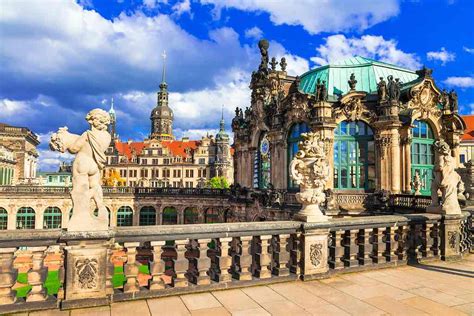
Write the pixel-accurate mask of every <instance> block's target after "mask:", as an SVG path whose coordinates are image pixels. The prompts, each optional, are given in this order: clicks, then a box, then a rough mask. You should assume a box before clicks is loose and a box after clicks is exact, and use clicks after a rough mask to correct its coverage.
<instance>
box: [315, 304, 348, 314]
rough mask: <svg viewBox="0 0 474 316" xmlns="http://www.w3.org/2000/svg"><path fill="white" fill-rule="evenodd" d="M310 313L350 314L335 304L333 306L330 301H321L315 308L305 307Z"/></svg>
mask: <svg viewBox="0 0 474 316" xmlns="http://www.w3.org/2000/svg"><path fill="white" fill-rule="evenodd" d="M306 311H307V312H309V313H310V314H311V315H315V316H319V315H321V316H333V315H334V316H345V315H350V314H349V313H346V312H345V311H343V310H342V309H340V308H339V307H337V306H334V305H332V304H330V303H322V304H320V305H319V306H318V307H317V308H310V309H306Z"/></svg>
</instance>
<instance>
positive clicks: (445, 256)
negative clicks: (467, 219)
mask: <svg viewBox="0 0 474 316" xmlns="http://www.w3.org/2000/svg"><path fill="white" fill-rule="evenodd" d="M460 237H461V215H444V216H443V219H442V223H441V259H442V260H447V261H449V260H460V259H461V251H460V245H459V242H460Z"/></svg>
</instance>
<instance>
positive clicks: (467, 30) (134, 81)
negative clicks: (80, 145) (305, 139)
mask: <svg viewBox="0 0 474 316" xmlns="http://www.w3.org/2000/svg"><path fill="white" fill-rule="evenodd" d="M473 20H474V1H471V0H430V1H428V0H425V1H423V0H419V1H415V0H413V1H408V0H407V1H397V0H384V1H374V0H345V1H344V0H337V1H336V0H334V1H330V0H295V1H287V0H286V1H285V0H228V1H220V0H178V1H172V0H168V1H166V0H130V1H127V0H96V1H94V0H81V1H78V2H77V1H73V0H58V1H55V0H42V1H40V0H37V1H34V0H3V1H1V2H0V78H1V81H0V122H4V123H8V124H12V125H20V126H27V127H29V128H31V129H32V130H33V131H34V132H36V133H37V134H39V136H40V138H41V140H42V144H41V147H40V149H41V150H40V154H41V169H42V170H51V169H56V168H57V165H58V163H59V160H60V159H68V156H67V155H66V156H61V155H59V154H57V153H52V152H50V151H49V150H48V149H47V143H48V140H49V135H50V133H51V132H52V131H54V130H56V129H57V128H58V127H60V126H65V125H67V126H68V127H69V129H70V130H71V131H73V132H77V133H79V132H81V131H83V130H84V129H85V128H87V124H86V122H85V120H84V116H85V113H86V112H87V111H88V110H90V109H91V108H94V107H102V108H104V109H108V108H109V105H110V99H111V98H114V100H115V108H116V111H117V118H118V132H119V134H120V136H121V138H122V139H123V140H127V139H133V140H140V139H143V138H144V137H146V136H147V135H148V133H149V129H150V120H149V115H150V111H151V109H152V108H153V107H154V106H155V104H156V91H157V89H158V85H159V82H160V76H161V67H162V59H161V54H162V51H163V50H166V51H167V55H168V60H167V81H168V83H169V89H170V91H171V95H170V103H171V107H172V108H173V110H174V112H175V124H174V128H175V134H176V135H177V136H178V137H181V136H190V137H192V138H199V137H200V136H201V135H203V134H206V133H207V132H210V133H215V132H216V130H217V128H218V124H219V119H220V112H221V107H222V105H224V116H225V119H226V121H227V127H228V129H229V130H230V121H231V119H232V116H233V110H234V108H235V107H236V106H240V107H242V106H248V105H249V102H250V91H249V89H248V84H249V77H250V73H251V71H252V70H254V69H255V68H256V67H257V66H258V63H259V53H258V48H257V42H258V40H259V39H260V38H262V37H265V38H267V39H268V40H270V43H271V48H270V56H276V57H277V58H280V57H282V56H285V57H286V58H287V61H288V71H289V72H290V73H291V74H293V75H296V74H302V73H304V72H305V71H307V70H309V69H311V68H314V67H317V66H319V65H324V64H327V63H328V62H331V61H336V60H338V59H342V58H346V57H350V56H354V55H361V56H365V57H369V58H374V59H378V60H382V61H386V62H390V63H394V64H398V65H400V66H404V67H407V68H410V69H417V68H420V67H421V66H422V65H426V66H427V67H430V68H433V69H434V77H435V79H436V81H437V84H438V85H439V86H440V87H441V88H447V89H451V88H454V89H456V91H457V92H458V95H459V103H460V107H461V112H462V113H463V114H470V113H474V22H473ZM229 132H230V131H229Z"/></svg>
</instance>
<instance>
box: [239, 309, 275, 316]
mask: <svg viewBox="0 0 474 316" xmlns="http://www.w3.org/2000/svg"><path fill="white" fill-rule="evenodd" d="M269 315H271V314H270V313H269V312H267V311H266V310H264V309H263V308H262V307H258V308H251V309H243V310H240V311H235V312H233V313H232V316H269Z"/></svg>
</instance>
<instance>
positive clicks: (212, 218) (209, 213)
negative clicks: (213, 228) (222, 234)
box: [204, 208, 219, 224]
mask: <svg viewBox="0 0 474 316" xmlns="http://www.w3.org/2000/svg"><path fill="white" fill-rule="evenodd" d="M204 222H205V223H207V224H211V223H219V212H218V211H217V210H216V209H213V208H208V209H207V210H206V212H204Z"/></svg>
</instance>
